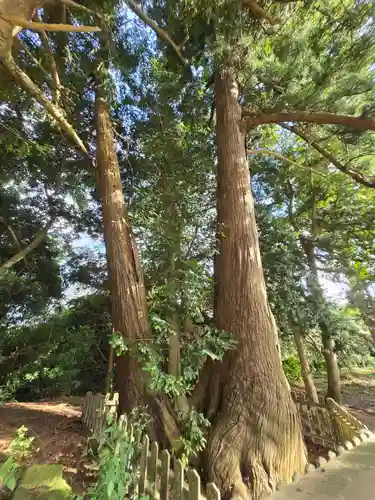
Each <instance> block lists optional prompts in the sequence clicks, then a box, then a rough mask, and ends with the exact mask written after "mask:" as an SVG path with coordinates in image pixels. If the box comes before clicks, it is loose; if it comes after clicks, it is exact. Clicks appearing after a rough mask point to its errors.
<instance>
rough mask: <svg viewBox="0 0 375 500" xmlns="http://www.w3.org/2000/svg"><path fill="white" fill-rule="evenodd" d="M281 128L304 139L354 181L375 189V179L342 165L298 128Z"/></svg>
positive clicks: (283, 125) (285, 126)
mask: <svg viewBox="0 0 375 500" xmlns="http://www.w3.org/2000/svg"><path fill="white" fill-rule="evenodd" d="M281 126H282V127H283V128H284V129H286V130H289V131H290V132H293V133H294V134H296V135H298V136H299V137H301V139H303V140H304V141H305V142H307V144H309V146H311V147H312V148H314V149H315V150H316V151H318V153H320V154H321V155H322V156H323V157H324V158H326V159H327V160H328V161H329V162H330V163H332V165H334V166H335V167H336V168H337V169H338V170H340V171H341V172H343V173H344V174H347V175H349V176H350V177H351V178H352V179H354V180H355V181H357V182H358V183H359V184H362V185H363V186H366V187H369V188H373V189H374V188H375V177H369V176H368V175H366V174H363V173H362V172H359V171H358V170H357V169H355V168H353V167H351V166H350V165H348V164H347V163H346V164H343V163H341V162H340V161H339V160H338V159H337V158H336V157H335V156H334V155H333V154H332V153H330V152H329V151H328V150H327V149H325V148H323V147H322V146H321V145H320V144H319V143H318V142H316V141H314V140H312V139H311V138H310V137H308V136H307V135H306V134H305V133H304V132H303V131H302V130H301V129H300V128H298V127H291V126H289V125H285V124H284V123H283V124H281Z"/></svg>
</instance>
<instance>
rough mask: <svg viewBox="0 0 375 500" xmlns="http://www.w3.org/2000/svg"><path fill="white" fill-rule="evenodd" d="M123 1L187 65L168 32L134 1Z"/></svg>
mask: <svg viewBox="0 0 375 500" xmlns="http://www.w3.org/2000/svg"><path fill="white" fill-rule="evenodd" d="M125 3H126V5H127V6H128V7H129V9H131V10H132V11H133V12H134V14H136V15H137V16H138V17H139V19H141V21H143V22H144V23H145V24H147V26H149V27H150V28H151V29H152V30H153V31H154V32H155V33H156V34H157V35H158V37H159V38H161V39H162V40H163V41H164V42H166V43H167V44H168V45H170V46H171V47H172V49H173V50H174V52H175V53H176V55H177V57H178V58H179V60H180V61H181V63H182V65H183V66H186V67H189V63H188V61H187V60H186V59H185V58H184V56H183V55H182V53H181V50H180V48H179V47H178V46H177V45H176V44H175V43H174V41H173V40H172V38H171V37H170V36H169V34H168V33H167V32H166V31H165V30H164V29H163V28H160V26H158V25H157V24H156V23H155V22H154V21H153V20H152V19H151V18H150V17H148V15H147V14H146V13H145V11H144V10H143V9H142V8H141V7H139V6H138V5H137V4H136V3H135V2H133V0H125Z"/></svg>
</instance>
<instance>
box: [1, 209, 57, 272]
mask: <svg viewBox="0 0 375 500" xmlns="http://www.w3.org/2000/svg"><path fill="white" fill-rule="evenodd" d="M52 224H53V219H51V220H50V221H49V222H48V223H47V224H46V226H45V227H44V229H43V230H42V231H39V232H38V233H37V234H36V236H35V238H34V239H33V241H32V242H31V243H29V245H27V246H26V247H25V248H22V249H21V250H19V251H18V252H17V253H16V254H15V255H13V257H11V258H10V259H8V260H7V261H6V262H4V263H3V264H1V265H0V277H1V276H4V275H5V274H6V273H7V272H8V271H9V269H10V268H11V267H13V266H14V265H15V264H17V262H20V261H21V260H23V259H25V257H27V256H28V255H29V254H30V253H31V252H32V251H33V250H35V248H37V247H38V246H39V245H40V244H41V243H42V242H43V241H44V239H45V238H46V236H47V232H48V230H49V228H50V227H51V226H52Z"/></svg>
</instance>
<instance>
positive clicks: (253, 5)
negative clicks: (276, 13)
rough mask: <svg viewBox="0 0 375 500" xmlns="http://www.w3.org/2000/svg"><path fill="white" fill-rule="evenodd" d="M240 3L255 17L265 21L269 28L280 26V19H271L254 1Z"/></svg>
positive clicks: (247, 0)
mask: <svg viewBox="0 0 375 500" xmlns="http://www.w3.org/2000/svg"><path fill="white" fill-rule="evenodd" d="M242 3H243V4H244V5H246V7H247V8H248V9H249V10H250V11H251V12H252V13H253V14H255V16H256V17H259V18H261V19H266V20H267V21H268V22H269V23H270V24H271V26H275V25H276V24H280V22H281V21H280V19H278V18H277V17H272V16H271V14H269V13H268V12H267V11H265V10H264V9H263V8H262V7H261V6H260V5H259V4H258V3H257V2H256V1H255V0H242Z"/></svg>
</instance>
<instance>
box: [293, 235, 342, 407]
mask: <svg viewBox="0 0 375 500" xmlns="http://www.w3.org/2000/svg"><path fill="white" fill-rule="evenodd" d="M314 237H315V235H313V238H314ZM301 245H302V248H303V250H304V252H305V255H306V258H307V263H308V266H309V270H310V276H309V279H308V287H309V289H310V291H311V294H312V296H313V297H314V300H315V303H316V306H317V309H318V311H317V313H318V314H319V320H318V324H319V328H320V331H321V334H322V342H323V355H324V361H325V365H326V371H327V397H329V398H332V399H334V400H335V401H336V403H338V404H340V403H341V389H340V385H341V384H340V370H339V366H338V362H337V355H336V349H335V341H334V339H333V338H332V332H331V330H330V327H329V325H328V323H327V321H326V319H325V318H324V314H323V315H322V314H321V312H324V310H326V308H327V302H326V299H325V297H324V292H323V289H322V287H321V284H320V281H319V275H318V270H317V265H316V257H315V247H314V243H313V239H312V240H311V239H309V238H301Z"/></svg>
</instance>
